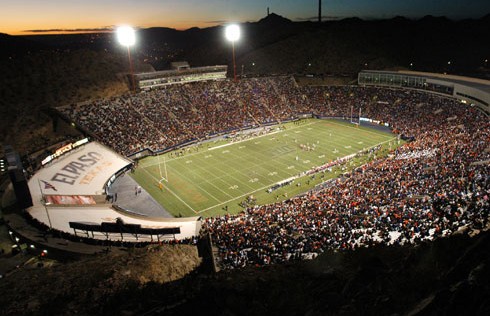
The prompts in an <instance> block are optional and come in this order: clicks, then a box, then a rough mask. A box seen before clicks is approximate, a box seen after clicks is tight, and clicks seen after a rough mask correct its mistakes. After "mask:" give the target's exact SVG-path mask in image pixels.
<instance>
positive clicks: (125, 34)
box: [116, 26, 136, 91]
mask: <svg viewBox="0 0 490 316" xmlns="http://www.w3.org/2000/svg"><path fill="white" fill-rule="evenodd" d="M116 33H117V40H118V41H119V43H120V44H121V45H123V46H126V47H127V49H128V59H129V72H130V76H131V82H132V88H131V91H133V89H135V88H136V86H135V83H134V75H133V63H132V62H131V50H130V47H131V46H133V45H134V43H136V35H135V31H134V29H133V28H132V27H131V26H120V27H118V28H117V31H116Z"/></svg>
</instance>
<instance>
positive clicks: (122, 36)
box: [117, 26, 136, 46]
mask: <svg viewBox="0 0 490 316" xmlns="http://www.w3.org/2000/svg"><path fill="white" fill-rule="evenodd" d="M117 40H118V41H119V43H120V44H121V45H124V46H132V45H134V43H135V42H136V36H135V33H134V29H133V28H132V27H131V26H120V27H118V28H117Z"/></svg>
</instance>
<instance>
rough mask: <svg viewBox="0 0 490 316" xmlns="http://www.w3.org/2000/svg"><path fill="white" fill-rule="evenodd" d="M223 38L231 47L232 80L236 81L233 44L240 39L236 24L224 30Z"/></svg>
mask: <svg viewBox="0 0 490 316" xmlns="http://www.w3.org/2000/svg"><path fill="white" fill-rule="evenodd" d="M225 37H226V39H227V40H229V41H230V42H231V45H232V47H233V78H234V79H235V81H236V63H235V42H236V41H238V39H240V27H239V26H238V25H236V24H231V25H228V26H227V27H226V29H225Z"/></svg>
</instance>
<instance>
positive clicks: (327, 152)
mask: <svg viewBox="0 0 490 316" xmlns="http://www.w3.org/2000/svg"><path fill="white" fill-rule="evenodd" d="M241 137H242V138H235V140H234V141H231V140H230V139H225V140H218V141H211V142H208V143H204V144H201V145H199V146H193V147H189V148H187V149H185V150H180V151H176V152H172V153H167V154H164V155H160V156H156V157H147V158H144V159H142V160H141V161H140V162H139V164H138V168H137V169H136V171H135V173H133V174H132V176H133V178H134V179H135V180H136V181H137V182H138V183H139V184H140V185H141V186H142V187H143V188H144V189H145V190H147V191H148V192H149V193H150V194H151V195H152V196H153V197H154V198H155V199H156V200H157V201H158V202H159V203H161V204H162V205H163V206H164V207H165V208H166V209H167V210H168V211H169V212H170V213H172V214H173V215H175V216H195V215H200V216H214V215H218V214H224V213H226V212H229V213H237V212H239V211H241V210H243V208H244V206H245V205H252V204H253V203H257V204H265V203H272V202H274V201H276V200H283V199H286V198H288V197H290V196H293V195H295V194H298V193H301V192H304V191H306V190H308V189H309V188H311V187H313V186H314V185H316V184H318V183H321V182H323V181H325V180H326V179H328V178H332V177H335V176H336V175H337V174H339V173H341V172H342V170H341V169H340V167H335V168H333V170H332V171H331V172H327V173H325V175H323V176H321V175H317V176H316V177H311V176H309V177H303V178H298V179H296V180H294V182H293V183H292V184H291V185H287V186H284V187H281V188H280V189H278V190H274V191H272V192H271V193H268V192H267V189H269V188H270V187H271V186H273V185H274V184H276V183H278V182H281V181H283V180H285V179H289V178H291V177H296V176H298V175H299V174H300V173H302V172H305V171H308V170H310V169H312V168H314V167H317V166H320V165H323V164H325V163H328V162H330V161H333V160H335V159H338V158H342V157H346V156H348V155H351V154H355V153H357V152H359V151H362V150H363V149H366V148H370V147H373V146H377V145H379V144H383V145H384V147H383V148H389V147H395V146H397V145H398V141H396V139H397V138H396V136H395V135H393V134H390V133H386V132H381V131H378V130H375V129H372V128H366V127H362V126H361V127H360V128H358V127H356V126H355V125H353V124H350V123H348V122H342V121H338V120H317V119H309V120H302V121H299V122H296V123H294V122H290V123H286V124H282V125H277V126H273V127H271V128H270V130H269V132H268V133H267V134H265V135H261V136H257V135H255V136H252V135H248V136H243V134H242V136H241ZM180 153H181V154H180ZM367 158H368V157H361V158H356V159H354V160H353V161H352V162H350V163H349V164H348V166H347V167H348V168H349V169H352V168H354V167H356V166H358V165H360V164H362V163H364V162H365V161H366V160H367ZM167 180H168V181H167ZM160 183H161V184H160ZM250 196H253V198H254V200H255V201H252V200H251V199H250ZM239 204H242V205H239Z"/></svg>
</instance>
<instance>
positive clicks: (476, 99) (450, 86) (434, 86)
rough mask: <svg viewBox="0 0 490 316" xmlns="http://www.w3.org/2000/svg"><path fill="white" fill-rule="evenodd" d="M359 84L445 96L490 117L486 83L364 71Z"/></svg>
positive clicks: (412, 73) (489, 83)
mask: <svg viewBox="0 0 490 316" xmlns="http://www.w3.org/2000/svg"><path fill="white" fill-rule="evenodd" d="M358 84H359V85H362V86H366V85H373V86H390V87H400V88H409V89H418V90H424V91H429V92H434V93H439V94H444V95H448V96H452V97H454V98H456V99H458V100H461V101H462V102H463V103H465V104H470V105H476V106H478V107H479V108H481V109H482V110H483V111H485V112H486V113H487V114H490V81H489V80H483V79H477V78H470V77H462V76H454V75H446V74H437V73H428V72H416V71H378V70H363V71H361V72H360V73H359V74H358Z"/></svg>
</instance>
